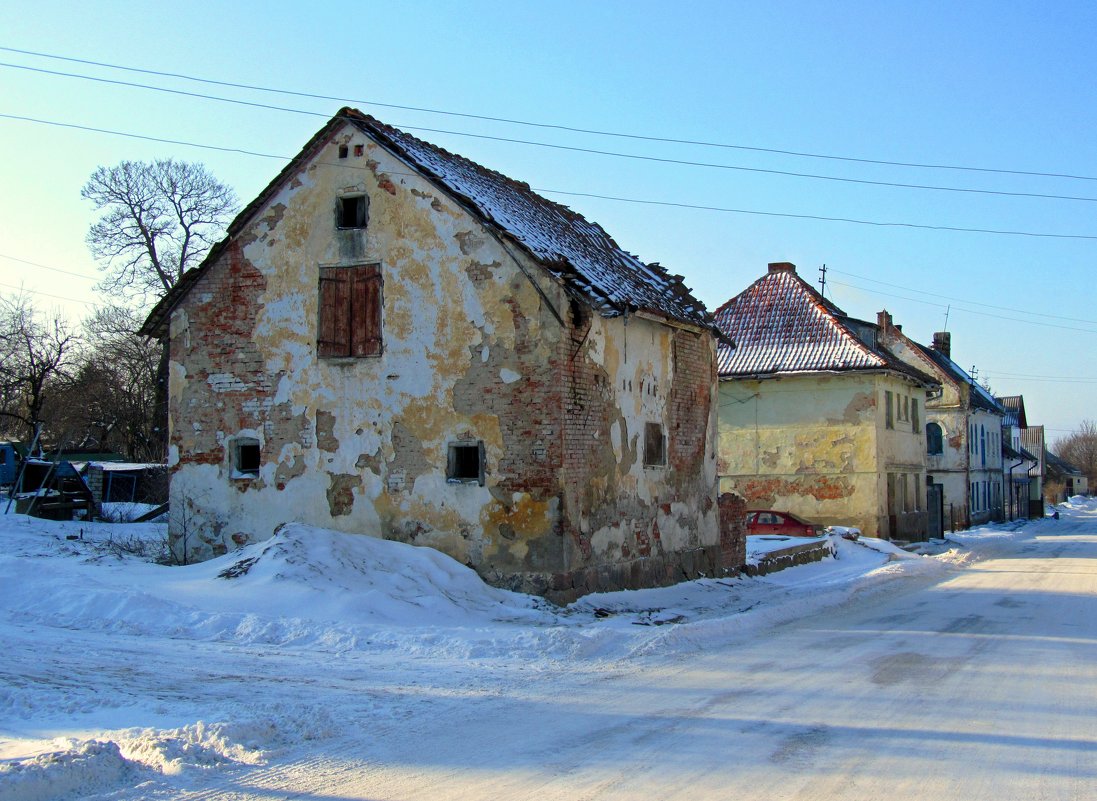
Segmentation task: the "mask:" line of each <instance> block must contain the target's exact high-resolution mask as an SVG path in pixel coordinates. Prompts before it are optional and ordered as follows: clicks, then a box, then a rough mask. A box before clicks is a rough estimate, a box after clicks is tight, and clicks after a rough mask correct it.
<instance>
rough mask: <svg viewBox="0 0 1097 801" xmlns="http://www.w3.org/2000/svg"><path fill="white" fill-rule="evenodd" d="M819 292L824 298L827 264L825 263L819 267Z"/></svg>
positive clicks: (825, 293) (825, 294)
mask: <svg viewBox="0 0 1097 801" xmlns="http://www.w3.org/2000/svg"><path fill="white" fill-rule="evenodd" d="M819 294H820V295H822V296H823V297H824V298H825V297H826V296H827V266H826V265H825V264H824V265H823V266H822V267H820V268H819Z"/></svg>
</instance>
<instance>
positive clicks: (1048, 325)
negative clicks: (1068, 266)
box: [829, 281, 1097, 334]
mask: <svg viewBox="0 0 1097 801" xmlns="http://www.w3.org/2000/svg"><path fill="white" fill-rule="evenodd" d="M829 283H832V284H835V285H837V286H848V287H849V289H853V290H862V291H867V292H872V293H874V294H878V295H884V296H886V297H897V298H900V300H901V301H909V302H912V303H924V304H926V305H927V306H937V307H938V308H943V307H945V304H943V303H934V302H932V301H924V300H921V298H920V297H908V296H906V295H897V294H895V293H892V292H881V291H879V290H871V289H868V287H866V286H858V285H857V284H849V283H845V282H842V281H830V282H829ZM958 311H960V312H965V313H968V314H974V315H979V316H981V317H993V318H994V319H1004V320H1009V321H1010V323H1020V324H1022V325H1030V326H1043V327H1044V328H1060V329H1062V330H1065V331H1081V332H1083V334H1097V330H1094V329H1093V328H1077V327H1074V326H1059V325H1055V324H1054V323H1042V321H1040V320H1033V319H1016V318H1014V317H1007V316H1006V315H1002V314H991V313H988V312H976V311H975V309H973V308H959V309H958Z"/></svg>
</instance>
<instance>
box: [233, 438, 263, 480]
mask: <svg viewBox="0 0 1097 801" xmlns="http://www.w3.org/2000/svg"><path fill="white" fill-rule="evenodd" d="M232 477H233V478H259V440H257V439H255V438H254V437H239V438H237V439H236V440H234V441H233V447H232Z"/></svg>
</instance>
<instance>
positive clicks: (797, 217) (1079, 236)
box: [0, 115, 1097, 239]
mask: <svg viewBox="0 0 1097 801" xmlns="http://www.w3.org/2000/svg"><path fill="white" fill-rule="evenodd" d="M0 116H2V115H0ZM536 191H537V192H544V193H546V194H551V195H566V196H571V197H590V198H597V199H599V200H613V201H617V202H619V203H640V204H644V205H650V206H671V207H673V208H679V209H696V210H699V211H718V212H724V213H726V214H754V215H758V216H761V217H788V218H791V219H794V220H820V221H823V222H843V223H852V224H854V225H872V226H877V227H881V228H917V229H922V230H927V231H956V232H962V233H969V234H996V235H999V236H1033V237H1046V238H1050V239H1097V236H1094V235H1088V234H1046V233H1039V232H1034V231H1012V230H1005V229H994V228H961V227H959V226H952V225H919V224H918V223H904V222H879V221H873V220H860V219H856V218H853V217H827V216H824V215H821V214H790V213H787V212H777V211H755V210H751V209H732V208H725V207H723V206H704V205H698V204H694V203H674V202H671V201H666V200H641V199H639V198H631V197H618V196H616V195H598V194H594V193H590V192H566V191H564V190H562V189H542V188H537V189H536Z"/></svg>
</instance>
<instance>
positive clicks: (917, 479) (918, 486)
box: [914, 475, 922, 512]
mask: <svg viewBox="0 0 1097 801" xmlns="http://www.w3.org/2000/svg"><path fill="white" fill-rule="evenodd" d="M921 508H922V477H921V476H919V475H916V476H914V511H916V512H917V511H918V510H919V509H921Z"/></svg>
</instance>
